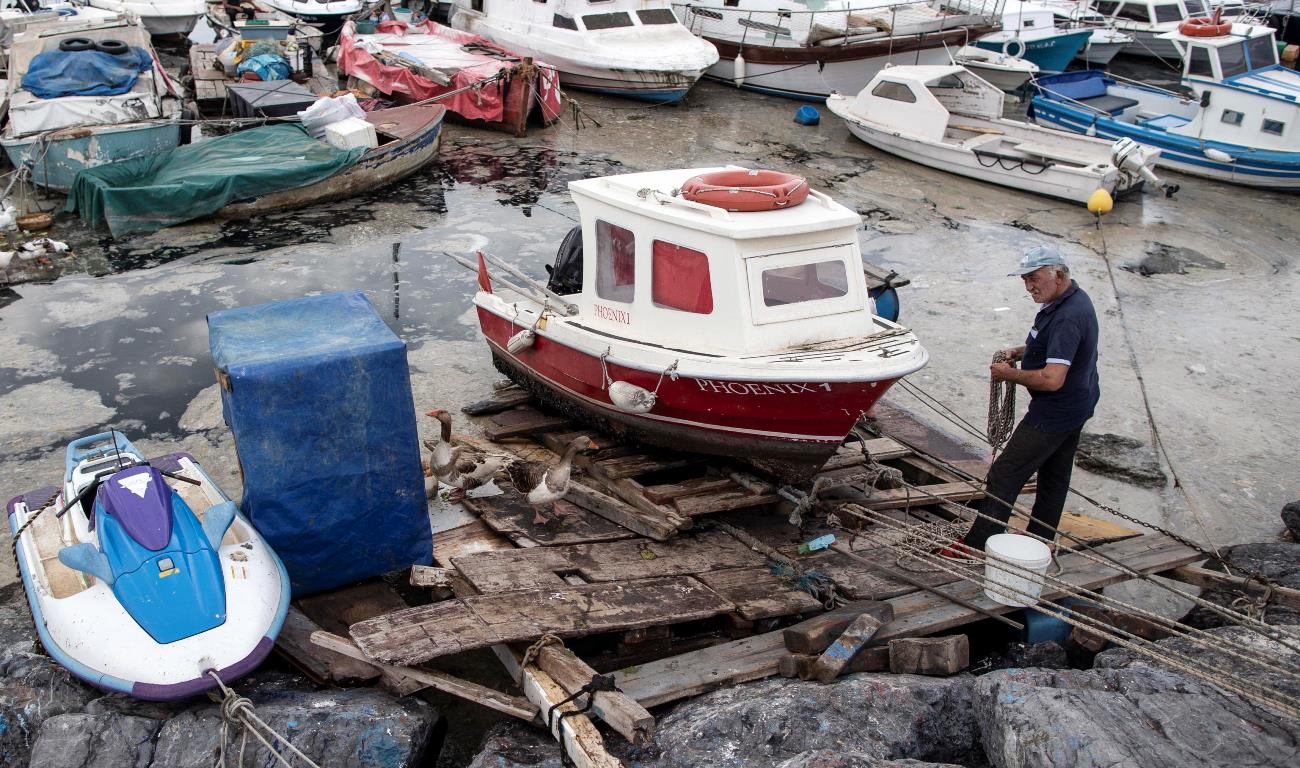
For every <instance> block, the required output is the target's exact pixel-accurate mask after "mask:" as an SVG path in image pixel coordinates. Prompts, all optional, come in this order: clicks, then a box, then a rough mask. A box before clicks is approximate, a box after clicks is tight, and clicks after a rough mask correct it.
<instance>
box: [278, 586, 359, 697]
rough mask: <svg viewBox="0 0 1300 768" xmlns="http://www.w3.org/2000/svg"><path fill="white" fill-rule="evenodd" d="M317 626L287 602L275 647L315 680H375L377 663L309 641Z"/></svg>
mask: <svg viewBox="0 0 1300 768" xmlns="http://www.w3.org/2000/svg"><path fill="white" fill-rule="evenodd" d="M319 630H320V626H319V625H318V624H317V623H316V622H314V621H312V620H311V619H310V618H308V617H307V615H306V614H304V613H303V612H302V611H300V610H298V607H297V606H295V605H290V606H289V612H288V613H287V614H285V617H284V625H283V626H282V627H280V634H279V635H277V636H276V638H275V649H276V650H277V651H279V652H280V653H281V654H282V655H283V656H285V657H286V658H288V659H289V661H290V662H291V663H292V664H293V665H294V666H295V667H298V668H299V669H301V670H302V671H303V672H304V673H305V674H306V675H307V676H308V677H310V678H312V679H313V680H315V681H316V682H318V683H338V684H344V685H348V684H361V683H369V682H373V681H375V680H377V679H378V678H379V676H380V675H381V674H382V670H380V669H379V667H377V666H375V665H373V664H370V663H369V662H366V661H359V660H357V659H354V658H352V657H351V656H348V655H346V654H342V653H338V652H336V651H330V650H327V649H325V648H323V647H321V646H319V645H316V644H314V643H313V642H312V640H311V636H312V633H313V632H317V631H319Z"/></svg>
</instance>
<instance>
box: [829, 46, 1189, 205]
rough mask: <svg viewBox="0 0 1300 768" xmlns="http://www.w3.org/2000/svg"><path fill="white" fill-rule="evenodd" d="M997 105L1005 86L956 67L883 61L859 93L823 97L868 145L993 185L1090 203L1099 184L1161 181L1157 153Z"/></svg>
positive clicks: (1114, 189) (1116, 190)
mask: <svg viewBox="0 0 1300 768" xmlns="http://www.w3.org/2000/svg"><path fill="white" fill-rule="evenodd" d="M1002 104H1003V95H1002V92H1001V91H999V90H998V89H997V88H995V87H994V86H993V85H991V84H989V83H988V82H985V81H984V80H982V79H980V78H979V77H978V76H976V75H974V74H973V73H971V72H970V71H968V70H966V69H965V68H963V67H960V66H957V65H943V66H926V65H920V66H903V67H889V68H888V69H886V70H884V71H883V72H881V73H879V74H878V75H876V76H875V77H874V78H873V79H872V81H871V82H870V83H869V84H868V85H867V87H866V88H863V89H862V92H861V93H859V94H858V95H857V96H841V95H838V94H835V95H833V96H831V97H830V98H829V99H827V100H826V106H827V107H828V108H829V109H830V110H831V112H834V113H835V114H836V115H838V116H839V117H841V118H843V119H844V121H845V122H846V123H847V124H848V127H849V130H850V131H851V132H852V133H853V135H854V136H857V137H858V138H860V139H862V140H863V141H865V142H866V143H868V144H870V145H871V146H873V147H876V148H877V149H881V150H883V151H885V152H889V153H891V154H894V155H898V156H899V157H902V158H905V159H908V160H912V161H913V162H917V163H920V164H922V165H928V166H930V167H931V168H938V169H939V170H942V171H948V172H949V173H956V174H959V175H962V176H968V177H970V178H973V179H979V180H980V181H987V182H989V183H992V184H1000V185H1002V186H1005V187H1012V188H1014V189H1019V190H1023V191H1025V192H1033V193H1035V194H1039V195H1047V196H1049V197H1056V198H1060V199H1063V200H1069V201H1072V202H1075V203H1080V204H1086V203H1087V201H1088V198H1089V197H1091V196H1092V194H1093V193H1094V192H1096V191H1097V190H1098V189H1104V190H1106V191H1107V192H1108V193H1110V194H1111V195H1112V196H1117V195H1120V194H1123V193H1125V192H1127V191H1129V190H1132V189H1136V188H1138V187H1139V186H1141V184H1142V183H1143V182H1144V181H1151V182H1153V183H1156V184H1159V183H1160V181H1159V179H1157V178H1156V176H1155V174H1154V173H1153V172H1152V170H1151V169H1152V167H1153V166H1154V165H1155V161H1156V158H1157V157H1158V156H1159V154H1160V153H1159V152H1158V151H1155V150H1147V149H1144V148H1142V147H1140V146H1138V145H1137V144H1135V143H1134V142H1132V141H1128V142H1109V141H1102V140H1100V139H1093V138H1090V137H1087V136H1077V135H1074V134H1071V133H1067V132H1064V131H1057V130H1053V129H1050V128H1044V127H1042V126H1038V125H1034V124H1032V123H1024V122H1020V121H1018V120H1009V119H1007V118H1004V117H1002ZM1161 186H1162V187H1165V189H1166V192H1167V193H1168V194H1172V192H1173V190H1174V189H1176V188H1171V187H1167V186H1165V185H1161Z"/></svg>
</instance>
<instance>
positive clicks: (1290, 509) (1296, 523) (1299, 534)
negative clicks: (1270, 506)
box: [1282, 501, 1300, 541]
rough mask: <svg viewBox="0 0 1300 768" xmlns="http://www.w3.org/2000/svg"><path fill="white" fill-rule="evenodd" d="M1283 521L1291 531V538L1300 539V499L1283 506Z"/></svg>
mask: <svg viewBox="0 0 1300 768" xmlns="http://www.w3.org/2000/svg"><path fill="white" fill-rule="evenodd" d="M1282 523H1283V524H1284V525H1286V529H1287V530H1288V531H1290V532H1291V538H1292V539H1294V540H1295V541H1300V501H1293V502H1291V503H1289V504H1286V505H1284V506H1283V507H1282Z"/></svg>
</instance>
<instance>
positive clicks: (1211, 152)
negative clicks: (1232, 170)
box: [1205, 147, 1237, 163]
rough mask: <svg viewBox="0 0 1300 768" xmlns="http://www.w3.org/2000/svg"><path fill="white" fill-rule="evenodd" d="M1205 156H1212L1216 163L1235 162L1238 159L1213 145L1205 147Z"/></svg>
mask: <svg viewBox="0 0 1300 768" xmlns="http://www.w3.org/2000/svg"><path fill="white" fill-rule="evenodd" d="M1205 156H1206V157H1208V158H1210V159H1211V160H1213V161H1214V162H1216V163H1235V162H1236V161H1237V158H1235V157H1233V156H1232V155H1230V154H1228V153H1227V152H1224V151H1223V150H1221V149H1215V148H1213V147H1206V148H1205Z"/></svg>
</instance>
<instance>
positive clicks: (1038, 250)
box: [1007, 243, 1065, 277]
mask: <svg viewBox="0 0 1300 768" xmlns="http://www.w3.org/2000/svg"><path fill="white" fill-rule="evenodd" d="M1064 266H1065V257H1064V256H1062V255H1061V252H1060V251H1058V250H1056V246H1054V245H1052V244H1051V243H1043V244H1041V245H1035V246H1034V247H1033V248H1030V249H1029V250H1027V251H1025V255H1024V256H1021V257H1020V264H1019V266H1017V267H1016V271H1015V272H1012V273H1011V274H1009V275H1007V277H1024V276H1025V275H1027V274H1029V273H1030V272H1033V271H1034V270H1036V269H1038V268H1039V267H1064Z"/></svg>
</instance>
